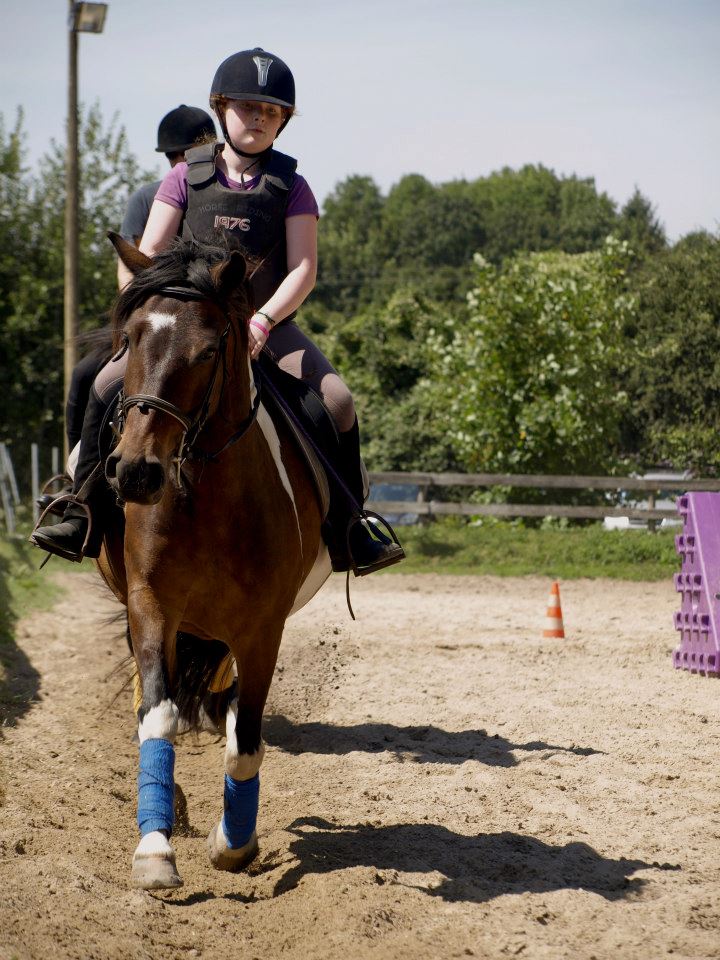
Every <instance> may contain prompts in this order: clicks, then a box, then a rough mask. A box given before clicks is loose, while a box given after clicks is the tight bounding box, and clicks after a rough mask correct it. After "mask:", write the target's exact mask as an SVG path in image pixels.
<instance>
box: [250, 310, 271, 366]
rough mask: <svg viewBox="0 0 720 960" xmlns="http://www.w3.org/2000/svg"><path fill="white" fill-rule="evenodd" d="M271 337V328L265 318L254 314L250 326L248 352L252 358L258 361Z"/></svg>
mask: <svg viewBox="0 0 720 960" xmlns="http://www.w3.org/2000/svg"><path fill="white" fill-rule="evenodd" d="M269 336H270V328H269V327H268V324H267V321H266V320H264V319H263V317H261V316H258V315H257V314H254V315H253V316H252V317H250V323H249V324H248V350H249V352H250V357H251V358H252V359H253V360H256V359H257V358H258V357H259V356H260V353H261V351H262V348H263V347H264V346H265V344H266V342H267V338H268V337H269Z"/></svg>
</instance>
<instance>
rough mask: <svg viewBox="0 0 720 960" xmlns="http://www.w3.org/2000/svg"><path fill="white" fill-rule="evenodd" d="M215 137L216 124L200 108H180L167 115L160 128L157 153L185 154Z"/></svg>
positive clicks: (182, 104) (182, 105)
mask: <svg viewBox="0 0 720 960" xmlns="http://www.w3.org/2000/svg"><path fill="white" fill-rule="evenodd" d="M214 136H215V124H214V123H213V118H212V117H211V116H210V114H209V113H205V111H204V110H201V109H200V107H188V106H186V105H185V104H184V103H181V104H180V106H179V107H176V108H175V109H174V110H171V111H170V113H166V114H165V116H164V117H163V118H162V120H161V121H160V126H159V127H158V145H157V147H155V151H156V153H184V152H185V151H186V150H189V149H190V147H192V146H194V145H195V144H197V143H198V141H200V140H203V139H204V138H205V137H214Z"/></svg>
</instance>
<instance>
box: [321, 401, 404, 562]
mask: <svg viewBox="0 0 720 960" xmlns="http://www.w3.org/2000/svg"><path fill="white" fill-rule="evenodd" d="M339 441H340V442H339V449H338V467H339V473H340V476H341V479H342V480H343V482H344V483H345V486H346V487H347V488H348V490H349V492H350V493H351V494H352V496H353V499H354V500H355V506H354V507H353V505H351V504H350V503H349V502H348V501H347V498H342V497H336V498H335V501H336V502H335V503H334V504H333V506H331V511H330V517H329V521H330V525H331V526H332V529H333V538H332V539H333V541H334V549H332V548H331V551H330V553H331V558H332V562H333V570H335V571H345V570H347V569H348V567H351V568H352V569H353V570H354V572H355V575H356V576H361V577H362V576H365V575H366V574H368V573H374V572H375V571H376V570H381V569H382V568H383V567H389V566H390V565H391V564H393V563H399V562H400V560H404V559H405V551H404V550H403V548H402V547H401V546H400V545H399V544H397V543H395V542H394V541H393V540H391V539H390V537H388V536H386V535H385V534H384V533H383V532H382V531H381V530H380V529H379V528H378V527H376V525H375V524H372V525H371V524H368V522H367V521H366V520H362V519H361V518H360V512H361V511H362V506H363V502H364V500H365V484H364V478H363V469H362V461H361V459H360V430H359V428H358V422H357V419H356V420H355V423H354V424H353V425H352V427H351V429H350V430H348V431H346V432H345V433H341V434H340V435H339ZM338 540H340V541H341V543H340V545H338ZM348 547H349V551H350V556H349V557H348V556H347V551H348Z"/></svg>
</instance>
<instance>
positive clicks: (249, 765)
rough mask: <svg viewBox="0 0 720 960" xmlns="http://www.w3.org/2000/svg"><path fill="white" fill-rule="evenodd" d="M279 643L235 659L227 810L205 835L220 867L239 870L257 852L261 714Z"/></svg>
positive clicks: (228, 729)
mask: <svg viewBox="0 0 720 960" xmlns="http://www.w3.org/2000/svg"><path fill="white" fill-rule="evenodd" d="M279 645H280V637H278V638H277V643H276V644H272V643H271V644H268V645H267V646H266V647H265V649H264V650H262V652H261V650H260V647H259V646H258V647H256V648H255V649H256V652H257V654H258V656H257V658H252V659H251V658H249V657H246V658H245V659H244V662H238V669H239V676H238V680H237V685H238V696H237V699H234V700H233V701H232V702H231V703H230V706H229V708H228V712H227V720H226V736H227V739H226V744H225V796H224V801H225V802H224V807H225V813H224V816H223V818H222V820H221V821H220V822H219V823H217V824H215V826H214V827H213V829H212V830H211V831H210V834H209V836H208V853H209V856H210V862H211V863H212V865H213V866H214V867H216V868H217V869H218V870H232V871H235V870H241V869H242V868H243V867H245V866H247V864H248V863H250V861H251V860H253V859H254V857H255V856H256V855H257V852H258V840H257V832H256V822H257V813H258V806H259V800H260V773H259V771H260V765H261V763H262V762H263V757H264V756H265V744H264V743H263V741H262V732H261V728H262V714H263V709H264V708H265V700H266V699H267V694H268V690H269V689H270V682H271V680H272V675H273V671H274V669H275V659H276V657H277V650H278V647H279Z"/></svg>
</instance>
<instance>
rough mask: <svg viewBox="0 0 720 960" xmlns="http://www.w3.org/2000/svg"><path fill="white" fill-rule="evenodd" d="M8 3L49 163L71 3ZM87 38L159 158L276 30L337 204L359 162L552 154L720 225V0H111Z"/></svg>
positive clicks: (309, 172) (97, 79)
mask: <svg viewBox="0 0 720 960" xmlns="http://www.w3.org/2000/svg"><path fill="white" fill-rule="evenodd" d="M2 7H3V18H2V26H3V29H2V35H1V36H0V113H2V114H3V115H4V117H5V122H6V124H8V123H11V122H12V120H13V118H14V116H15V111H16V109H17V107H18V106H22V107H23V109H24V111H25V129H26V132H27V143H28V149H29V155H30V159H31V161H32V162H37V159H38V158H39V157H40V156H41V155H42V153H43V151H44V149H45V148H46V145H47V143H48V141H49V140H50V139H51V138H55V139H56V140H63V139H64V136H65V134H64V126H65V117H66V113H67V102H66V97H67V79H66V78H67V28H66V23H67V9H68V4H67V0H23V2H22V3H17V2H13V3H11V2H10V0H2ZM79 46H80V61H79V62H80V70H79V73H80V80H79V83H80V99H81V101H83V102H85V103H91V102H94V101H96V100H97V101H98V102H99V104H100V107H101V110H102V112H103V116H104V117H105V118H106V119H107V120H108V121H109V120H110V118H111V117H112V116H113V115H114V114H116V113H117V115H118V118H119V122H121V123H122V124H123V125H124V126H125V128H126V130H127V133H128V137H129V142H130V147H131V149H132V151H133V152H134V153H135V154H136V156H137V157H138V159H139V161H140V162H141V164H142V165H143V167H145V168H147V169H151V170H152V169H156V170H158V171H161V172H163V171H164V169H165V168H166V161H165V158H164V157H163V156H162V155H161V154H157V153H155V152H154V147H155V142H156V141H155V138H156V133H157V125H158V122H159V121H160V119H161V118H162V116H163V115H164V114H165V113H167V111H168V110H171V109H172V108H174V107H176V106H178V104H180V103H187V104H191V105H193V106H202V107H205V108H207V98H208V92H209V88H210V83H211V81H212V77H213V74H214V72H215V69H216V67H217V66H218V64H219V63H220V62H221V61H222V60H223V59H224V58H225V57H226V56H228V55H229V54H231V53H234V52H236V51H237V50H242V49H247V48H249V47H255V46H262V47H264V48H265V49H267V50H270V51H271V52H274V53H276V54H277V55H278V56H280V57H281V58H282V59H283V60H285V61H286V63H288V64H289V65H290V67H291V68H292V70H293V73H294V75H295V80H296V87H297V97H298V109H299V116H298V117H296V118H294V119H293V120H292V122H291V123H290V125H289V126H288V128H287V129H286V130H285V131H284V132H283V134H282V135H281V137H280V139H279V141H278V148H279V149H281V150H282V151H283V152H285V153H290V154H291V155H293V156H295V157H297V158H298V160H299V165H298V170H299V171H300V172H301V173H302V174H303V175H304V176H305V177H306V179H307V180H308V181H309V183H310V185H311V187H312V188H313V190H314V192H315V194H316V196H317V197H318V200H319V201H321V202H322V200H323V199H324V198H325V197H326V196H327V195H328V194H329V193H331V192H332V190H333V188H334V187H335V185H336V184H337V183H338V181H340V180H343V179H344V178H345V177H347V176H349V175H351V174H365V175H369V176H372V177H373V178H374V180H375V181H376V182H377V183H378V184H379V186H380V187H381V188H382V190H383V191H384V192H387V191H388V190H389V189H390V188H391V187H392V185H393V184H394V183H396V182H397V181H398V180H399V179H400V178H401V177H402V176H403V175H404V174H408V173H420V174H422V175H424V176H425V177H427V178H428V179H429V180H430V181H432V182H434V183H440V182H446V181H448V180H455V179H459V178H466V179H473V178H476V177H480V176H485V175H487V174H489V173H491V172H492V171H493V170H498V169H500V168H502V167H505V166H509V167H512V168H518V167H521V166H522V165H524V164H527V163H533V164H538V163H542V164H544V165H545V166H547V167H550V168H552V169H553V170H555V171H556V172H557V173H558V174H568V175H569V174H577V175H578V176H581V177H594V178H595V182H596V184H597V186H598V188H599V189H600V190H603V191H606V192H607V193H608V194H609V195H610V197H612V199H613V200H615V201H616V202H617V203H618V204H619V205H622V204H623V203H624V202H625V201H626V200H627V199H628V197H629V196H630V195H631V194H632V192H633V190H634V189H635V187H636V186H637V187H639V188H640V190H641V191H642V192H643V193H644V194H645V195H646V196H648V197H649V198H650V200H651V201H652V203H653V204H654V205H655V208H656V213H657V215H658V217H659V218H660V220H661V221H662V222H663V223H664V225H665V228H666V230H667V232H668V235H669V236H670V238H671V239H677V238H678V237H679V236H682V235H683V234H685V233H687V232H689V231H691V230H695V229H707V230H711V231H718V230H719V229H720V162H719V159H720V127H719V124H718V117H719V116H720V54H719V51H720V0H445V2H440V0H432V2H431V0H363V2H362V3H350V2H348V0H337V2H331V0H302V2H297V0H259V2H255V3H252V4H248V3H244V2H242V0H212V2H207V3H205V4H203V3H201V2H198V0H109V9H108V14H107V19H106V23H105V31H104V33H103V34H100V35H91V34H83V35H81V36H80V38H79Z"/></svg>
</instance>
